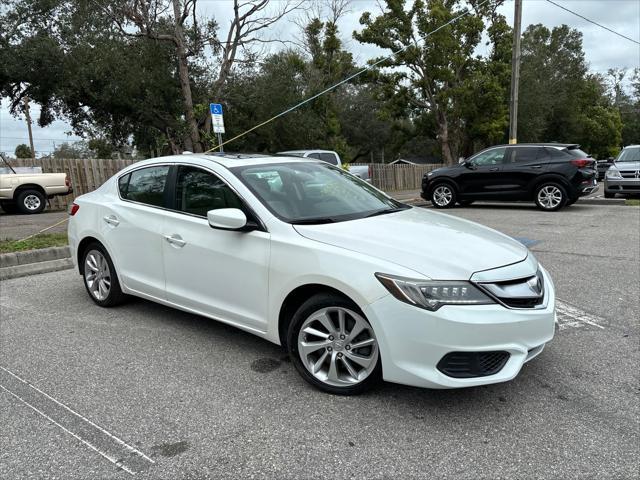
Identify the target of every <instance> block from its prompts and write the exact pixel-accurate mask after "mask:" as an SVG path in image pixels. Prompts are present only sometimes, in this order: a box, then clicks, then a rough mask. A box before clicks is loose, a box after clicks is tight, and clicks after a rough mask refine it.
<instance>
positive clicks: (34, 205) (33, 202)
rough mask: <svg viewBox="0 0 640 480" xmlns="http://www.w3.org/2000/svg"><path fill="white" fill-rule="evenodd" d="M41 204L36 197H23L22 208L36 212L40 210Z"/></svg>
mask: <svg viewBox="0 0 640 480" xmlns="http://www.w3.org/2000/svg"><path fill="white" fill-rule="evenodd" d="M40 205H41V202H40V199H39V198H38V196H37V195H27V196H26V197H24V206H25V207H27V208H28V209H29V210H37V209H38V208H40Z"/></svg>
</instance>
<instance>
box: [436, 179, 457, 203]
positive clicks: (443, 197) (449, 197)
mask: <svg viewBox="0 0 640 480" xmlns="http://www.w3.org/2000/svg"><path fill="white" fill-rule="evenodd" d="M431 203H432V204H433V206H434V207H436V208H451V207H453V206H454V205H455V204H456V191H455V189H454V188H453V187H452V186H451V185H450V184H448V183H439V184H436V185H434V187H433V188H432V189H431Z"/></svg>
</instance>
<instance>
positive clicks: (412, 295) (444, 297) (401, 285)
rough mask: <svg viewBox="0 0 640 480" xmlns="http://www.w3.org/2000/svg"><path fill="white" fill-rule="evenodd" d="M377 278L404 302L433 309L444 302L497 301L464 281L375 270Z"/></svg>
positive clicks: (456, 303) (446, 303)
mask: <svg viewBox="0 0 640 480" xmlns="http://www.w3.org/2000/svg"><path fill="white" fill-rule="evenodd" d="M376 278H377V279H378V280H379V281H380V283H382V285H384V287H385V288H386V289H387V290H389V293H391V295H393V296H394V297H395V298H397V299H398V300H400V301H401V302H405V303H408V304H409V305H414V306H416V307H420V308H425V309H427V310H431V311H432V312H434V311H436V310H438V309H439V308H440V307H442V306H443V305H488V304H491V303H495V301H494V300H493V299H492V298H491V297H489V296H487V295H486V294H485V293H483V292H482V291H481V290H479V289H478V288H477V287H475V286H474V285H472V284H471V283H470V282H465V281H450V280H413V279H410V278H404V277H396V276H394V275H387V274H386V273H376Z"/></svg>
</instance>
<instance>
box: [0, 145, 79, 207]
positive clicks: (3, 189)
mask: <svg viewBox="0 0 640 480" xmlns="http://www.w3.org/2000/svg"><path fill="white" fill-rule="evenodd" d="M2 160H3V162H4V164H5V165H6V168H5V169H3V172H4V173H0V207H2V209H3V210H4V211H5V212H7V213H15V212H16V211H18V212H21V213H40V212H42V211H43V210H44V209H45V207H46V203H47V199H48V198H52V197H55V196H57V195H68V194H69V193H71V192H73V189H72V188H71V182H70V181H69V177H68V176H67V174H66V173H40V171H39V170H38V171H28V170H29V169H25V168H22V169H19V170H18V171H16V169H14V168H13V167H12V166H11V165H10V164H9V163H8V162H7V161H6V160H5V159H4V157H3V158H2Z"/></svg>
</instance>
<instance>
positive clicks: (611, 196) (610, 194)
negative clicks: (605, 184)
mask: <svg viewBox="0 0 640 480" xmlns="http://www.w3.org/2000/svg"><path fill="white" fill-rule="evenodd" d="M604 198H616V194H615V193H613V192H607V191H606V190H605V191H604Z"/></svg>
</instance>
